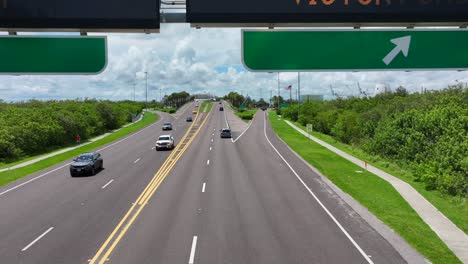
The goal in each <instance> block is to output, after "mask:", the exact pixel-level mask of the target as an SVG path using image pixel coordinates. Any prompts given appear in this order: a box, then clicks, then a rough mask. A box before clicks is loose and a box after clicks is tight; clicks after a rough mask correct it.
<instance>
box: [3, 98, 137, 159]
mask: <svg viewBox="0 0 468 264" xmlns="http://www.w3.org/2000/svg"><path fill="white" fill-rule="evenodd" d="M143 107H144V104H142V103H138V102H132V101H121V102H111V101H98V100H94V99H86V100H84V101H81V100H67V101H37V100H31V101H27V102H18V103H6V102H3V101H0V165H4V164H6V163H12V162H15V161H18V160H21V159H24V158H27V157H30V156H34V155H39V154H42V153H46V152H50V151H51V150H56V149H59V148H63V147H66V146H70V145H74V144H76V137H77V135H79V136H80V138H81V141H86V140H87V139H89V138H91V137H95V136H98V135H101V134H104V133H106V132H108V131H111V130H114V129H117V128H120V127H122V126H123V125H124V124H126V123H129V122H132V115H133V117H135V116H136V115H138V114H139V113H141V111H142V109H143Z"/></svg>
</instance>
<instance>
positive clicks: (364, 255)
mask: <svg viewBox="0 0 468 264" xmlns="http://www.w3.org/2000/svg"><path fill="white" fill-rule="evenodd" d="M266 120H267V114H266V113H265V118H264V119H263V133H264V134H265V138H266V140H267V141H268V143H270V146H271V147H272V148H273V150H274V151H275V152H276V154H278V156H279V157H280V158H281V159H282V160H283V161H284V162H285V163H286V165H287V166H288V167H289V169H290V170H291V171H292V173H293V174H294V175H295V176H296V178H297V179H298V180H299V182H301V183H302V185H303V186H304V187H305V188H306V190H307V191H308V192H309V193H310V195H312V197H314V199H315V201H317V203H318V204H319V205H320V207H322V209H323V210H324V211H325V212H326V213H327V215H328V216H329V217H330V218H331V219H332V220H333V222H335V224H336V225H337V226H338V228H339V229H340V230H341V232H343V234H345V236H346V237H347V238H348V239H349V241H351V243H352V244H353V246H354V247H355V248H356V249H357V250H358V251H359V253H360V254H361V255H362V256H363V257H364V259H365V260H366V261H367V263H369V264H374V262H373V261H372V260H371V259H370V258H369V256H368V255H367V254H366V253H365V252H364V250H362V248H361V247H360V246H359V245H358V243H356V241H354V239H353V238H352V237H351V235H350V234H349V233H348V232H347V231H346V229H344V227H343V226H342V225H341V224H340V222H338V220H336V218H335V217H334V216H333V215H332V213H330V211H328V209H327V208H326V207H325V205H324V204H323V203H322V202H321V201H320V200H319V198H318V197H317V196H316V195H315V193H314V192H312V190H311V189H310V188H309V186H307V184H306V183H305V182H304V181H303V180H302V178H301V177H300V176H299V174H297V172H296V171H295V170H294V169H293V167H292V166H291V165H290V164H289V163H288V162H287V161H286V159H285V158H284V157H283V155H281V154H280V153H279V151H278V150H277V149H276V148H275V146H274V145H273V143H271V141H270V139H269V138H268V136H267V133H266Z"/></svg>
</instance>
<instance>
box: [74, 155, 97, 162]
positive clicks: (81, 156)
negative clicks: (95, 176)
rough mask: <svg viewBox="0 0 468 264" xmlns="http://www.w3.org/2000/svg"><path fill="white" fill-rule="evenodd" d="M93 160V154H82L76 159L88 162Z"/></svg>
mask: <svg viewBox="0 0 468 264" xmlns="http://www.w3.org/2000/svg"><path fill="white" fill-rule="evenodd" d="M92 159H93V154H84V155H80V156H78V158H76V160H77V161H88V160H92Z"/></svg>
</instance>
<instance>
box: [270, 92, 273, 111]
mask: <svg viewBox="0 0 468 264" xmlns="http://www.w3.org/2000/svg"><path fill="white" fill-rule="evenodd" d="M272 100H273V90H270V107H271V106H272Z"/></svg>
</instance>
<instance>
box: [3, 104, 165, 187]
mask: <svg viewBox="0 0 468 264" xmlns="http://www.w3.org/2000/svg"><path fill="white" fill-rule="evenodd" d="M158 118H159V117H158V116H157V115H156V114H153V113H149V112H147V113H146V114H145V115H144V116H143V119H142V120H141V121H140V122H138V123H135V124H133V125H130V126H128V127H125V128H122V129H120V130H119V131H116V132H114V133H112V134H110V135H108V136H107V137H105V138H103V139H100V140H97V141H95V142H93V143H91V144H88V145H85V146H82V147H80V148H77V149H74V150H71V151H68V152H65V153H62V154H60V155H57V156H53V157H50V158H47V159H44V160H41V161H39V162H36V163H34V164H31V165H29V166H26V167H22V168H18V169H15V170H9V171H4V172H0V186H3V185H5V184H7V183H10V182H12V181H15V180H17V179H19V178H22V177H24V176H27V175H29V174H31V173H34V172H37V171H39V170H42V169H45V168H48V167H50V166H53V165H55V164H57V163H60V162H62V161H65V160H67V159H70V158H73V157H76V156H77V155H79V154H81V153H83V152H87V151H91V150H93V149H95V148H98V147H100V146H102V145H105V144H107V143H110V142H112V141H114V140H116V139H119V138H122V137H124V136H127V135H129V134H131V133H133V132H135V131H137V130H140V129H142V128H143V127H146V126H148V125H150V124H152V123H154V122H155V121H156V120H158Z"/></svg>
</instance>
